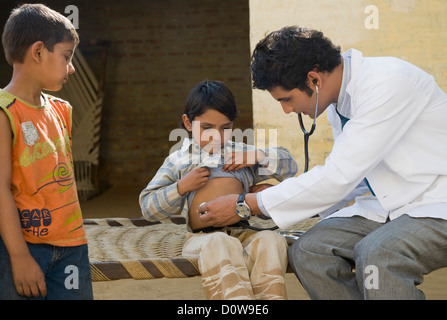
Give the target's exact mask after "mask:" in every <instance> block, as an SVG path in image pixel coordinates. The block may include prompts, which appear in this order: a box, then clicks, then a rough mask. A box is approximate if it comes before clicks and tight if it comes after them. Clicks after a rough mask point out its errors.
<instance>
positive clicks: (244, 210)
mask: <svg viewBox="0 0 447 320" xmlns="http://www.w3.org/2000/svg"><path fill="white" fill-rule="evenodd" d="M236 213H237V215H238V216H239V217H241V218H242V219H248V218H250V217H251V210H250V208H249V207H248V206H247V205H246V204H244V203H238V204H237V205H236Z"/></svg>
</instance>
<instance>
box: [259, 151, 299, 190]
mask: <svg viewBox="0 0 447 320" xmlns="http://www.w3.org/2000/svg"><path fill="white" fill-rule="evenodd" d="M259 150H261V151H263V152H264V154H265V156H266V158H265V159H264V161H260V162H261V163H260V164H258V165H256V166H254V167H251V170H252V171H253V177H254V183H255V184H256V183H258V182H261V181H265V180H269V179H275V180H278V181H283V180H285V179H287V178H291V177H293V176H295V175H296V173H297V172H298V165H297V163H296V161H295V159H293V157H292V155H291V153H290V152H289V150H287V149H286V148H284V147H274V148H270V149H259Z"/></svg>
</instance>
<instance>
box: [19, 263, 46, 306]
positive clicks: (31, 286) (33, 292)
mask: <svg viewBox="0 0 447 320" xmlns="http://www.w3.org/2000/svg"><path fill="white" fill-rule="evenodd" d="M11 268H12V275H13V278H14V284H15V286H16V290H17V293H18V294H19V295H21V296H26V297H39V296H43V297H45V296H46V295H47V286H46V284H45V276H44V274H43V272H42V269H41V268H40V266H39V265H38V264H37V262H36V260H34V258H33V257H31V256H28V257H22V258H13V259H11Z"/></svg>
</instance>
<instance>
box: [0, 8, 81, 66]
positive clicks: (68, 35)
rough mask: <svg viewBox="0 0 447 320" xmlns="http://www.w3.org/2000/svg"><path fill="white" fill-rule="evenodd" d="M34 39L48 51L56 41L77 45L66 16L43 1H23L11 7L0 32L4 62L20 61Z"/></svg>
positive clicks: (76, 39)
mask: <svg viewBox="0 0 447 320" xmlns="http://www.w3.org/2000/svg"><path fill="white" fill-rule="evenodd" d="M37 41H42V42H43V43H44V45H45V48H47V49H48V50H49V51H50V52H52V51H53V48H54V45H55V44H57V43H60V42H65V41H73V42H74V43H75V45H78V44H79V36H78V33H77V31H76V29H75V27H74V26H73V24H72V23H71V22H70V20H69V19H67V18H66V17H65V16H63V15H62V14H60V13H58V12H56V11H54V10H52V9H50V8H48V7H47V6H45V5H43V4H24V5H21V6H19V7H17V8H15V9H13V10H12V12H11V15H10V16H9V18H8V21H7V22H6V24H5V28H4V30H3V35H2V44H3V49H4V51H5V56H6V60H7V61H8V63H9V64H10V65H13V63H14V62H17V63H23V61H24V59H25V54H26V51H27V50H28V48H29V47H30V46H31V45H32V44H33V43H35V42H37Z"/></svg>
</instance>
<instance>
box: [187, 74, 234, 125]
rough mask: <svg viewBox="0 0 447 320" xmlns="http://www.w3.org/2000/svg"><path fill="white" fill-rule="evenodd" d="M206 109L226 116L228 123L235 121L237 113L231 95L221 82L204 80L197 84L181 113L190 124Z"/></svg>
mask: <svg viewBox="0 0 447 320" xmlns="http://www.w3.org/2000/svg"><path fill="white" fill-rule="evenodd" d="M208 109H214V110H216V111H218V112H220V113H222V114H224V115H226V116H227V117H228V119H230V121H233V120H235V119H236V117H237V115H238V111H237V108H236V102H235V99H234V96H233V93H232V92H231V90H230V89H229V88H228V87H227V86H226V85H225V84H224V83H223V82H222V81H217V80H204V81H201V82H199V83H197V84H196V85H195V86H194V88H192V90H191V91H190V92H189V95H188V97H187V98H186V101H185V109H184V112H183V113H184V114H186V115H187V116H188V119H189V121H191V122H192V121H194V118H195V117H198V116H200V115H201V114H203V113H205V111H206V110H208Z"/></svg>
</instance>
